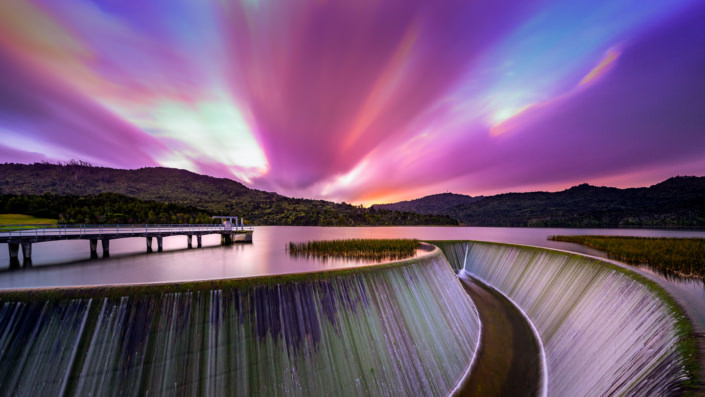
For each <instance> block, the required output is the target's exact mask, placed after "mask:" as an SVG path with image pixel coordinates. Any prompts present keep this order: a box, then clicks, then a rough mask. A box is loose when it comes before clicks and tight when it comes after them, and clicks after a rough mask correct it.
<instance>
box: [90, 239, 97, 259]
mask: <svg viewBox="0 0 705 397" xmlns="http://www.w3.org/2000/svg"><path fill="white" fill-rule="evenodd" d="M90 246H91V259H96V258H98V240H96V239H94V238H92V239H90Z"/></svg>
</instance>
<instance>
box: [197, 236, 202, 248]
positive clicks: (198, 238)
mask: <svg viewBox="0 0 705 397" xmlns="http://www.w3.org/2000/svg"><path fill="white" fill-rule="evenodd" d="M196 246H197V247H198V248H201V235H200V234H199V235H198V236H196Z"/></svg>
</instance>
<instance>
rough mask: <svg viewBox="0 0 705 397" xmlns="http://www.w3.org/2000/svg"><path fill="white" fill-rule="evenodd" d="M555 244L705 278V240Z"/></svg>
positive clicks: (602, 239) (599, 239)
mask: <svg viewBox="0 0 705 397" xmlns="http://www.w3.org/2000/svg"><path fill="white" fill-rule="evenodd" d="M549 239H550V240H553V241H564V242H569V243H577V244H582V245H585V246H587V247H590V248H595V249H598V250H601V251H605V252H606V253H607V255H608V256H609V257H611V258H614V259H617V260H621V261H624V262H627V263H631V264H634V265H647V266H649V267H652V268H654V269H655V270H658V271H661V272H663V273H666V274H675V275H678V276H682V277H697V278H701V279H702V278H705V239H703V238H665V237H625V236H551V237H550V238H549Z"/></svg>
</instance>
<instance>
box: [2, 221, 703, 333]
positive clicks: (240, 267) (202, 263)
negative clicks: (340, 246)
mask: <svg viewBox="0 0 705 397" xmlns="http://www.w3.org/2000/svg"><path fill="white" fill-rule="evenodd" d="M558 234H563V235H574V234H599V235H626V236H643V237H703V238H705V231H681V230H654V229H561V228H495V227H300V226H257V227H255V232H254V235H253V242H252V244H234V245H230V246H220V236H219V235H211V236H204V238H203V245H204V246H203V248H194V249H187V248H186V237H185V236H173V237H167V238H165V239H164V250H165V251H164V252H160V253H156V252H155V253H151V254H146V253H145V252H146V246H145V239H144V238H125V239H117V240H112V241H111V242H110V254H111V257H110V258H105V259H102V258H101V259H93V260H91V259H89V258H90V251H89V248H88V241H83V240H67V241H54V242H45V243H38V244H33V246H32V261H33V264H34V265H33V266H32V267H31V268H28V269H19V270H9V269H8V267H9V261H10V260H9V254H8V251H7V248H5V247H1V248H0V250H1V252H0V266H4V267H2V268H0V269H2V270H0V289H14V288H37V287H59V286H78V285H106V284H136V283H163V282H176V281H193V280H209V279H221V278H241V277H253V276H264V275H273V274H286V273H298V272H310V271H320V270H331V269H339V268H345V267H354V266H359V265H360V264H362V262H360V261H346V260H331V259H329V260H327V261H322V260H319V259H313V258H292V257H290V256H289V254H288V252H287V251H286V247H287V245H288V243H289V242H290V241H293V242H298V241H307V240H325V239H344V238H417V239H420V240H480V241H491V242H502V243H513V244H525V245H535V246H541V247H548V248H556V249H562V250H567V251H573V252H579V253H583V254H588V255H594V256H600V257H604V254H602V253H601V252H600V251H597V250H594V249H591V248H587V247H583V246H580V245H577V244H573V243H564V242H557V241H549V240H547V238H548V237H549V236H552V235H558ZM3 245H4V244H3ZM99 254H100V248H99ZM49 265H51V266H49ZM639 270H640V271H641V272H642V273H645V274H648V275H649V276H650V277H651V278H654V279H657V280H658V281H659V282H660V283H661V284H662V285H664V287H666V289H667V290H668V291H669V292H671V294H673V295H675V296H676V298H677V299H678V300H679V301H680V302H681V303H682V304H683V305H684V306H686V308H687V309H688V311H689V312H690V314H691V316H694V317H697V318H695V319H694V320H695V321H696V323H698V324H699V325H700V327H701V329H705V307H704V306H703V305H705V304H704V303H703V302H705V289H704V288H703V282H702V281H700V280H677V279H671V278H667V277H665V276H662V275H660V274H655V273H654V272H651V271H650V270H649V269H644V268H641V269H639ZM693 305H695V306H693ZM689 306H690V307H689Z"/></svg>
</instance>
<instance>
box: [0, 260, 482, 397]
mask: <svg viewBox="0 0 705 397" xmlns="http://www.w3.org/2000/svg"><path fill="white" fill-rule="evenodd" d="M0 324H2V325H1V326H0V363H2V366H0V394H2V395H16V394H19V395H60V394H72V395H97V394H99V395H128V394H129V395H138V394H139V395H145V394H149V395H167V394H168V395H174V394H178V395H185V394H188V395H194V394H207V395H224V394H237V395H338V394H340V393H341V391H343V392H344V394H348V395H444V394H446V393H447V392H448V390H450V389H451V388H452V387H453V385H454V384H455V383H456V381H457V380H458V377H459V376H460V374H462V373H463V372H464V370H465V368H466V366H467V365H468V363H469V362H470V361H471V360H472V357H473V355H474V353H475V349H476V347H477V341H478V339H479V328H480V323H479V320H478V317H477V311H476V309H475V307H474V305H473V303H472V302H471V301H470V299H469V298H468V297H467V295H466V294H465V292H464V291H463V289H462V287H461V285H460V284H459V282H458V280H457V279H456V277H455V275H454V274H453V271H452V270H451V268H450V266H449V264H448V262H447V261H446V259H445V257H444V256H443V255H442V254H441V253H440V251H439V250H438V249H436V250H435V251H434V252H432V253H431V254H429V255H426V256H424V257H422V258H418V259H413V260H408V261H403V262H398V263H392V264H387V265H379V266H371V267H366V268H360V269H352V270H343V271H331V272H322V273H315V274H303V275H294V276H280V277H268V278H257V279H244V280H227V281H221V282H204V283H193V284H174V285H157V286H138V287H111V288H90V289H73V290H48V291H40V292H36V291H35V292H26V291H24V292H16V293H5V294H2V295H0Z"/></svg>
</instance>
